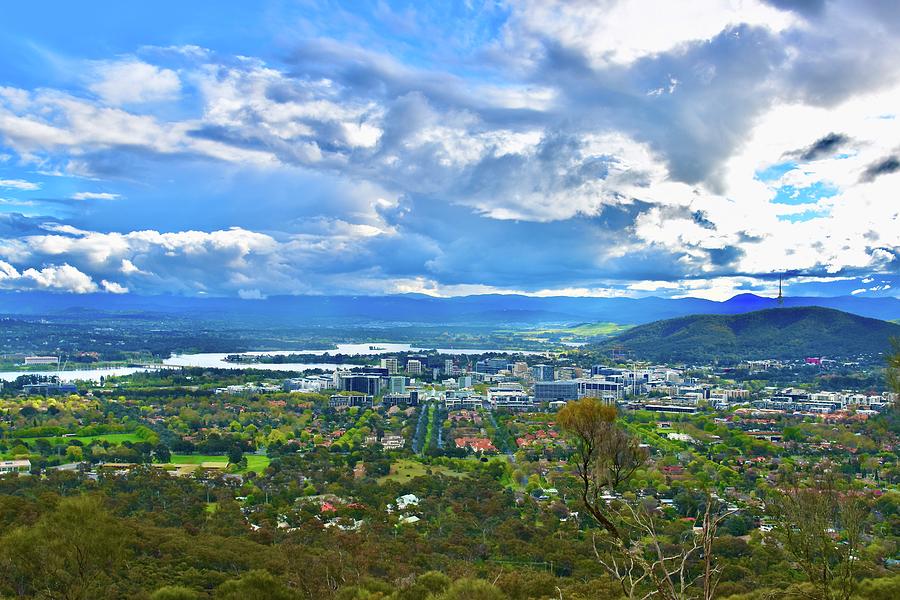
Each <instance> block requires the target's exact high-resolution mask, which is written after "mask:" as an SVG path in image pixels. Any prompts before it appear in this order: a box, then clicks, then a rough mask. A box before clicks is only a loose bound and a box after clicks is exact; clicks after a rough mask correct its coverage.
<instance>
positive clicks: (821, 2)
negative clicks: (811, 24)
mask: <svg viewBox="0 0 900 600" xmlns="http://www.w3.org/2000/svg"><path fill="white" fill-rule="evenodd" d="M765 2H766V3H767V4H770V5H772V6H774V7H775V8H778V9H781V10H792V11H794V12H796V13H799V14H801V15H804V16H806V17H816V16H819V15H821V14H822V13H823V12H824V11H825V5H826V4H827V3H828V0H765Z"/></svg>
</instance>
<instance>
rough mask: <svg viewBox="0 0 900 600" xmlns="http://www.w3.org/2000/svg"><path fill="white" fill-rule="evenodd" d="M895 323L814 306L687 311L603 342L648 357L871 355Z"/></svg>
mask: <svg viewBox="0 0 900 600" xmlns="http://www.w3.org/2000/svg"><path fill="white" fill-rule="evenodd" d="M891 337H900V325H897V324H894V323H889V322H887V321H880V320H878V319H870V318H867V317H860V316H858V315H852V314H850V313H845V312H841V311H839V310H832V309H830V308H821V307H815V306H808V307H797V308H775V309H769V310H760V311H755V312H750V313H744V314H739V315H691V316H688V317H679V318H675V319H667V320H664V321H655V322H653V323H648V324H646V325H640V326H638V327H634V328H633V329H630V330H628V331H626V332H624V333H622V334H621V335H618V336H616V337H615V338H612V339H611V340H609V341H607V342H604V343H603V344H601V345H600V346H599V347H600V348H601V349H608V348H612V347H614V346H621V347H624V348H625V349H626V350H630V351H632V352H633V353H634V354H635V355H636V356H637V357H638V358H640V359H647V360H654V361H686V362H707V361H711V360H714V359H719V360H740V359H761V358H803V357H806V356H828V357H850V356H858V355H861V354H875V353H878V352H882V351H884V350H887V349H888V348H889V347H890V339H891Z"/></svg>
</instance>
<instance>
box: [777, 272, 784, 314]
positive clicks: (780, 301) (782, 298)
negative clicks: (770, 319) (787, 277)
mask: <svg viewBox="0 0 900 600" xmlns="http://www.w3.org/2000/svg"><path fill="white" fill-rule="evenodd" d="M782 277H783V275H782V274H781V273H779V274H778V306H784V296H783V295H782V293H781V279H782Z"/></svg>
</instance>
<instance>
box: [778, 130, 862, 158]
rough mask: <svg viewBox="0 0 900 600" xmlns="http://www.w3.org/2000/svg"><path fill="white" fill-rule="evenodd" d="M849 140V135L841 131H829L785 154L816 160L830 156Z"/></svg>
mask: <svg viewBox="0 0 900 600" xmlns="http://www.w3.org/2000/svg"><path fill="white" fill-rule="evenodd" d="M849 141H850V137H848V136H846V135H844V134H843V133H834V132H831V133H829V134H828V135H826V136H824V137H822V138H819V139H818V140H816V141H815V142H813V143H812V144H810V145H809V146H807V147H806V148H800V149H798V150H793V151H791V152H788V153H787V156H791V157H796V158H799V159H800V160H803V161H811V160H818V159H820V158H824V157H828V156H832V155H833V154H834V153H835V152H837V151H838V149H840V148H841V146H843V145H844V144H846V143H847V142H849Z"/></svg>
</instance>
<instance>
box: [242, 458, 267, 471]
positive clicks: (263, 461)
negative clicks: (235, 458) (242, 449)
mask: <svg viewBox="0 0 900 600" xmlns="http://www.w3.org/2000/svg"><path fill="white" fill-rule="evenodd" d="M244 458H246V459H247V468H246V469H244V470H242V471H241V473H246V472H247V471H255V472H257V473H262V472H263V471H265V470H266V467H268V466H269V463H270V462H272V461H271V460H270V459H269V457H268V456H266V455H264V454H245V455H244Z"/></svg>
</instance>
